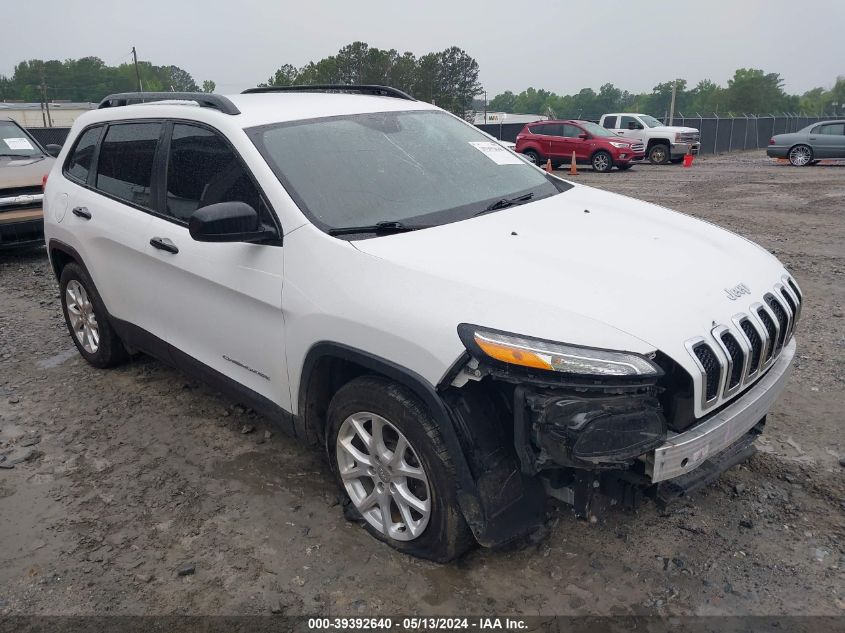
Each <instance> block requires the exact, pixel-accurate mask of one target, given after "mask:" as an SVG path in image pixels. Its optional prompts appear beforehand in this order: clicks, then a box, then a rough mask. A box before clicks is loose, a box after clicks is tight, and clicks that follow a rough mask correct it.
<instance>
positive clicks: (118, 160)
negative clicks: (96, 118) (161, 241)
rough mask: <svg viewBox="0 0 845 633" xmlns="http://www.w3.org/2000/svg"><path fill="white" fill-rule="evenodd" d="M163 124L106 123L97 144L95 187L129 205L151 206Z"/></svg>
mask: <svg viewBox="0 0 845 633" xmlns="http://www.w3.org/2000/svg"><path fill="white" fill-rule="evenodd" d="M161 128H162V124H161V123H158V122H155V123H119V124H112V125H109V127H108V129H107V130H106V136H105V138H104V139H103V142H102V145H101V146H100V156H99V158H98V160H97V181H96V185H95V187H96V188H97V189H98V190H100V191H102V192H104V193H107V194H110V195H112V196H114V197H116V198H119V199H120V200H124V201H126V202H129V203H131V204H134V205H137V206H140V207H145V208H148V209H152V208H153V202H152V194H151V188H152V176H153V163H154V162H155V153H156V148H157V146H158V141H159V137H160V136H161Z"/></svg>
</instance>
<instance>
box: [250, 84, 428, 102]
mask: <svg viewBox="0 0 845 633" xmlns="http://www.w3.org/2000/svg"><path fill="white" fill-rule="evenodd" d="M260 92H360V93H361V94H365V95H372V96H374V97H395V98H396V99H408V100H409V101H416V99H414V98H413V97H412V96H411V95H409V94H408V93H407V92H402V91H401V90H399V89H398V88H391V87H390V86H377V85H373V84H314V85H313V86H306V85H300V86H260V87H258V88H248V89H246V90H244V91H243V92H242V93H241V94H254V93H260Z"/></svg>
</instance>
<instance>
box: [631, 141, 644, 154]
mask: <svg viewBox="0 0 845 633" xmlns="http://www.w3.org/2000/svg"><path fill="white" fill-rule="evenodd" d="M631 151H633V152H634V153H636V154H639V153H640V152H645V145H643V144H642V143H634V144H633V145H631Z"/></svg>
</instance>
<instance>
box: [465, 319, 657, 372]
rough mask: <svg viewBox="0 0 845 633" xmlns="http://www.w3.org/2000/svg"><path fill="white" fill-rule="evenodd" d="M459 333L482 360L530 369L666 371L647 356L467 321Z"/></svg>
mask: <svg viewBox="0 0 845 633" xmlns="http://www.w3.org/2000/svg"><path fill="white" fill-rule="evenodd" d="M458 335H459V336H460V337H461V340H462V341H463V343H464V345H465V346H466V348H467V349H468V350H469V351H470V353H472V354H474V355H475V356H476V357H477V358H479V360H483V359H484V357H487V358H490V359H492V360H494V361H498V362H500V363H506V364H508V365H517V366H520V367H526V368H529V369H543V370H546V371H554V372H558V373H562V374H573V375H578V376H595V377H601V376H610V377H632V376H648V377H659V376H662V375H663V370H662V369H660V367H658V366H657V365H655V364H654V363H653V362H651V361H650V360H649V359H648V358H646V357H645V356H642V355H640V354H635V353H633V352H616V351H612V350H605V349H598V348H594V347H581V346H578V345H568V344H566V343H555V342H553V341H544V340H542V339H536V338H530V337H526V336H519V335H516V334H508V333H506V332H499V331H496V330H487V329H484V328H480V327H478V326H475V325H469V324H467V323H463V324H461V325H460V326H459V327H458Z"/></svg>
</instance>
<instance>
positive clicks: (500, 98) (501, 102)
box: [487, 90, 516, 113]
mask: <svg viewBox="0 0 845 633" xmlns="http://www.w3.org/2000/svg"><path fill="white" fill-rule="evenodd" d="M515 106H516V95H515V94H514V93H512V92H511V91H510V90H505V91H504V92H503V93H502V94H500V95H496V96H495V97H493V100H492V101H490V103H488V104H487V107H488V109H490V110H492V111H493V112H509V113H510V112H515V110H514V107H515Z"/></svg>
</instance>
